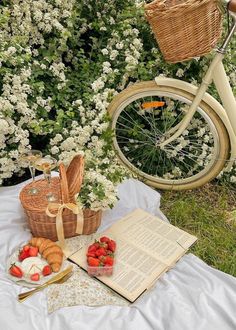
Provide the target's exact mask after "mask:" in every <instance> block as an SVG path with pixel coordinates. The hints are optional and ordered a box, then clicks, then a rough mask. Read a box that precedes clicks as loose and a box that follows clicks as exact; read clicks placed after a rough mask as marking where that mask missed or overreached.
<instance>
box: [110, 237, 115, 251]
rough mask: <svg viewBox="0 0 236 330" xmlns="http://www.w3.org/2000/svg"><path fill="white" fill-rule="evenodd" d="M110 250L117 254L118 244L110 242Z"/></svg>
mask: <svg viewBox="0 0 236 330" xmlns="http://www.w3.org/2000/svg"><path fill="white" fill-rule="evenodd" d="M108 248H109V250H111V251H112V252H115V250H116V242H115V241H113V240H112V239H111V240H110V242H108Z"/></svg>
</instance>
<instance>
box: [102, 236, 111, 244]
mask: <svg viewBox="0 0 236 330" xmlns="http://www.w3.org/2000/svg"><path fill="white" fill-rule="evenodd" d="M100 242H101V243H108V242H110V238H108V237H106V236H103V237H101V238H100Z"/></svg>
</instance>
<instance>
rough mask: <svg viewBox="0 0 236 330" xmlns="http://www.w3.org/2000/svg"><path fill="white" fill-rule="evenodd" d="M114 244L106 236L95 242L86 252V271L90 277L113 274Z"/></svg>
mask: <svg viewBox="0 0 236 330" xmlns="http://www.w3.org/2000/svg"><path fill="white" fill-rule="evenodd" d="M115 251H116V242H115V241H114V240H113V239H111V238H109V237H106V236H103V237H101V238H100V239H98V240H95V241H94V243H93V244H91V245H89V247H88V250H87V254H86V255H87V271H88V274H89V275H90V276H104V275H105V276H111V275H112V274H113V267H114V256H115Z"/></svg>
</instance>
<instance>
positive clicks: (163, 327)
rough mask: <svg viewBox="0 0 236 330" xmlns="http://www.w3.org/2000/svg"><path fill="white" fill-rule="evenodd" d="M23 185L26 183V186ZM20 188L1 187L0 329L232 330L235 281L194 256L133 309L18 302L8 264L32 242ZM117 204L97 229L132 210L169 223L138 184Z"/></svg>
mask: <svg viewBox="0 0 236 330" xmlns="http://www.w3.org/2000/svg"><path fill="white" fill-rule="evenodd" d="M24 184H25V183H24ZM22 185H23V184H20V185H17V186H13V187H5V188H0V297H1V299H0V329H1V330H11V329H12V330H13V329H14V330H15V329H17V330H34V329H35V330H36V329H37V330H42V329H44V330H54V329H55V330H72V329H76V330H78V329H80V330H84V329H88V330H93V329H94V330H95V329H96V330H100V329H101V330H120V329H122V330H126V329H127V330H132V329H134V330H149V329H152V330H235V329H236V314H235V309H236V279H235V278H234V277H232V276H230V275H227V274H225V273H222V272H220V271H218V270H216V269H213V268H211V267H209V266H207V265H206V264H205V263H204V262H202V261H201V260H200V259H198V258H197V257H195V256H194V255H192V254H188V255H186V256H184V257H183V258H182V259H181V260H180V261H179V262H178V263H177V265H176V266H175V267H174V268H173V269H172V270H170V271H169V272H168V273H166V274H165V275H163V276H162V278H160V279H159V280H158V282H157V283H156V285H155V287H154V288H153V289H152V290H151V291H150V292H148V293H145V294H144V295H143V296H141V297H140V298H139V299H138V300H137V301H136V302H135V303H134V304H133V305H132V306H131V307H117V306H103V307H96V308H95V307H88V306H75V307H68V308H63V309H60V310H58V311H56V312H54V313H52V314H50V315H48V313H47V304H46V295H45V292H40V293H37V294H35V295H34V296H32V297H31V298H29V299H28V300H26V301H25V302H24V303H19V302H18V301H17V294H19V293H20V292H22V291H23V290H22V288H21V287H20V286H18V285H16V284H15V283H13V282H11V280H9V279H8V278H7V276H6V269H5V265H6V260H7V257H8V256H9V255H10V254H11V253H12V251H13V250H14V249H15V248H16V247H17V246H19V245H20V244H22V243H23V242H25V241H27V240H28V239H29V238H30V236H31V235H30V231H29V229H28V228H27V225H26V221H25V216H24V213H23V210H22V208H21V206H20V203H19V200H18V194H19V191H20V189H21V187H22ZM119 196H120V201H119V202H118V204H117V206H116V207H115V208H114V209H113V210H111V211H108V212H105V214H104V216H103V222H102V226H101V228H100V230H103V229H105V228H107V227H108V226H110V225H111V224H112V223H113V222H114V221H116V220H117V219H119V218H120V217H121V216H123V215H124V214H126V213H128V212H130V211H132V210H133V209H135V208H136V207H141V208H143V209H145V210H147V211H148V212H150V213H153V214H156V215H158V216H159V217H161V218H162V219H163V220H165V221H167V220H166V218H165V217H164V215H163V214H162V213H161V212H160V210H159V206H160V195H159V194H158V193H157V192H156V191H154V190H153V189H151V188H149V187H147V186H146V185H144V184H143V183H141V182H139V181H136V180H128V181H126V182H124V183H123V184H121V185H120V187H119Z"/></svg>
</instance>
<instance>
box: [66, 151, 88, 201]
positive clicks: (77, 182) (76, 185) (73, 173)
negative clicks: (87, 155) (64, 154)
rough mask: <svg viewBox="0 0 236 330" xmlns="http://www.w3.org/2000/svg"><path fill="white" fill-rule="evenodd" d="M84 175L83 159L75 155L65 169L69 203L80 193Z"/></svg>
mask: <svg viewBox="0 0 236 330" xmlns="http://www.w3.org/2000/svg"><path fill="white" fill-rule="evenodd" d="M83 175H84V157H83V156H81V155H76V156H75V157H74V158H73V159H72V161H71V162H70V165H69V166H68V168H67V171H66V176H67V182H68V191H69V198H70V201H74V198H75V195H76V194H78V193H79V192H80V189H81V185H82V182H83Z"/></svg>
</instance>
